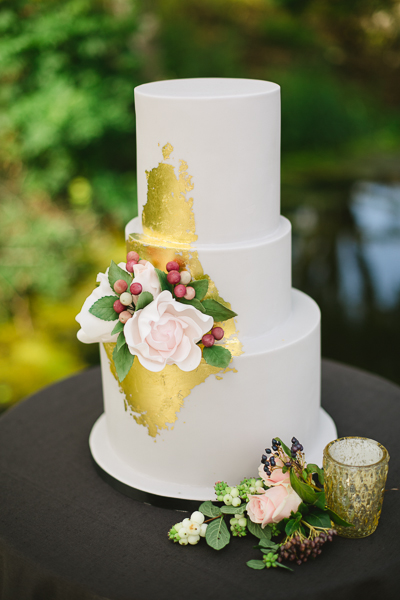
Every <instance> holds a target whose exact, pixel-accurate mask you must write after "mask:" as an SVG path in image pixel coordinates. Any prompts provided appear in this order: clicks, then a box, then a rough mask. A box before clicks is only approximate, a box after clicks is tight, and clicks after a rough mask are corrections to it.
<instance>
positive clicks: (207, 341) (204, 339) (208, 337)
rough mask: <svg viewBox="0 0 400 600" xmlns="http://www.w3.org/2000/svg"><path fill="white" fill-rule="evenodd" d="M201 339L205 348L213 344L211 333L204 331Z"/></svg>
mask: <svg viewBox="0 0 400 600" xmlns="http://www.w3.org/2000/svg"><path fill="white" fill-rule="evenodd" d="M201 341H202V342H203V344H204V346H205V347H206V348H211V346H213V345H214V342H215V338H214V336H213V335H211V333H206V335H203V337H202V338H201Z"/></svg>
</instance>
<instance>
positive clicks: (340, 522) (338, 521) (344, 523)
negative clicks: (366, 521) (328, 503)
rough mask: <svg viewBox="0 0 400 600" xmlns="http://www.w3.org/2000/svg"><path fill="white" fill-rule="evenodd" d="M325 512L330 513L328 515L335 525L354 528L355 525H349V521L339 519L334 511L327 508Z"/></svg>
mask: <svg viewBox="0 0 400 600" xmlns="http://www.w3.org/2000/svg"><path fill="white" fill-rule="evenodd" d="M325 510H326V512H327V513H328V515H329V516H330V518H331V520H332V521H333V522H334V523H336V525H340V526H341V527H354V525H353V524H352V523H348V522H347V521H345V520H344V519H342V517H339V515H338V514H336V513H335V511H334V510H332V509H330V508H328V507H326V508H325Z"/></svg>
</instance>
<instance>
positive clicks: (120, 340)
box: [117, 331, 126, 352]
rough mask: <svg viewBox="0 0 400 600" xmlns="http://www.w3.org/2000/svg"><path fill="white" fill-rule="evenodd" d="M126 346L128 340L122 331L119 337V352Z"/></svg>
mask: <svg viewBox="0 0 400 600" xmlns="http://www.w3.org/2000/svg"><path fill="white" fill-rule="evenodd" d="M124 344H126V339H125V336H124V332H123V331H121V333H120V334H119V336H118V337H117V352H118V351H119V350H120V349H121V348H122V346H123V345H124Z"/></svg>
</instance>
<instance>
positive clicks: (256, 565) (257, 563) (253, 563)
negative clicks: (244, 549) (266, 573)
mask: <svg viewBox="0 0 400 600" xmlns="http://www.w3.org/2000/svg"><path fill="white" fill-rule="evenodd" d="M246 565H247V566H248V567H250V569H257V570H258V571H261V569H265V568H266V564H265V562H264V561H263V560H248V561H247V563H246Z"/></svg>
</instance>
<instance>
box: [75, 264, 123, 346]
mask: <svg viewBox="0 0 400 600" xmlns="http://www.w3.org/2000/svg"><path fill="white" fill-rule="evenodd" d="M118 266H119V267H121V269H124V271H125V270H126V269H125V266H126V265H125V263H119V265H118ZM96 281H97V282H98V283H100V285H99V287H97V288H96V289H94V290H93V292H92V293H91V294H90V296H89V297H88V298H86V300H85V302H84V303H83V306H82V309H81V312H80V313H79V314H78V315H76V317H75V319H76V320H77V321H78V323H79V325H80V326H81V329H80V330H79V331H78V333H77V337H78V340H79V341H80V342H83V343H84V344H93V343H95V342H103V343H107V342H116V341H117V337H118V334H117V333H116V334H114V335H111V332H112V330H113V329H114V327H115V324H116V322H117V320H118V315H117V314H115V321H103V319H99V317H95V316H94V315H92V313H90V312H89V308H91V307H92V306H93V304H94V303H95V302H96V301H97V300H100V298H103V297H104V296H115V299H116V300H118V296H117V295H116V294H115V292H114V290H113V289H112V288H111V286H110V284H109V282H108V269H107V271H106V272H105V273H99V274H98V275H97V278H96Z"/></svg>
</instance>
